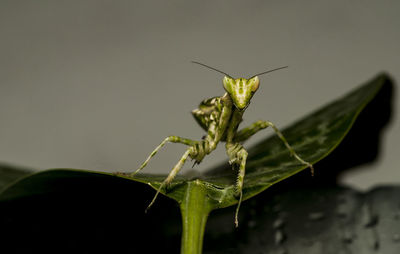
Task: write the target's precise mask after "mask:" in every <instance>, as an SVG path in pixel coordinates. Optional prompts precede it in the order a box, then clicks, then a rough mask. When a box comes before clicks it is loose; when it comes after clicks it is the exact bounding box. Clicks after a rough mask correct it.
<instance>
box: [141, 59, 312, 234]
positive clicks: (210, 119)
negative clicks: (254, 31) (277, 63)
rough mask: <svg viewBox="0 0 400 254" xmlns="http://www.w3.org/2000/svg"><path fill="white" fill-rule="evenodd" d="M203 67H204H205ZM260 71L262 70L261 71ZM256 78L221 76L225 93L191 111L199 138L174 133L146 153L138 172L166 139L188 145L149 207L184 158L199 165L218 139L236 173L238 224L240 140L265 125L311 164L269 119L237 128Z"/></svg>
mask: <svg viewBox="0 0 400 254" xmlns="http://www.w3.org/2000/svg"><path fill="white" fill-rule="evenodd" d="M206 67H207V66H206ZM262 74H263V73H262ZM259 84H260V82H259V79H258V77H257V76H254V77H252V78H249V79H245V78H238V79H234V78H232V77H230V76H228V75H227V76H225V77H224V79H223V85H224V89H225V91H226V93H225V94H224V95H223V96H221V97H213V98H210V99H206V100H204V101H203V102H202V103H200V105H199V107H198V108H197V109H194V110H193V111H192V114H193V116H194V118H195V119H196V121H197V122H198V123H199V124H200V126H201V127H202V128H203V129H204V130H205V131H207V135H205V136H204V137H203V138H202V140H200V141H195V140H191V139H186V138H181V137H178V136H169V137H167V138H166V139H165V140H164V141H163V142H161V144H160V145H159V146H158V147H157V148H156V149H155V150H154V151H153V152H152V153H151V154H150V156H149V157H148V158H147V160H146V161H145V162H144V163H143V164H142V165H141V167H140V168H139V169H138V170H136V172H135V173H133V174H136V173H137V172H139V171H140V170H141V169H142V168H144V167H145V166H146V165H147V163H148V162H149V160H150V159H151V158H152V157H153V156H154V155H155V154H156V153H157V151H158V150H159V149H160V148H161V147H163V146H164V145H165V144H166V143H167V142H173V143H181V144H185V145H187V146H189V148H188V149H187V151H186V152H185V153H184V154H183V156H182V158H181V159H180V160H179V161H178V163H177V164H176V165H175V167H174V168H173V169H172V170H171V172H170V174H169V175H168V177H167V178H166V179H165V180H164V182H163V183H162V185H161V186H160V188H159V189H158V191H157V193H156V195H155V196H154V198H153V200H152V202H151V203H150V205H149V207H150V206H151V205H152V204H153V203H154V201H155V199H156V197H157V195H158V194H159V192H160V190H161V189H162V188H164V187H168V186H169V184H170V183H171V181H172V180H173V179H174V178H175V176H176V175H177V174H178V172H179V171H180V169H181V168H182V167H183V165H184V163H185V162H186V160H187V158H188V157H190V158H191V159H193V160H195V163H196V164H199V163H200V162H201V161H202V160H203V159H204V157H205V156H206V155H207V154H210V153H211V152H212V151H214V150H215V148H216V147H217V145H218V143H219V142H220V141H223V142H225V148H226V152H227V155H228V157H229V163H230V164H231V165H232V167H233V168H234V169H237V170H238V171H239V172H238V176H237V182H236V194H237V197H238V199H239V200H238V206H237V209H236V214H235V224H236V226H237V225H238V219H237V217H238V212H239V207H240V204H241V202H242V189H243V183H244V176H245V170H246V160H247V155H248V153H247V151H246V150H245V149H244V148H243V146H242V145H241V142H243V141H245V140H247V139H248V138H250V137H251V136H252V135H254V134H255V133H257V132H258V131H260V130H262V129H265V128H267V127H269V126H271V127H272V128H273V130H274V131H275V132H276V134H277V135H278V136H279V138H280V139H281V140H282V141H283V143H284V144H285V145H286V147H287V148H288V150H289V151H290V153H291V154H292V155H293V156H294V157H295V158H296V159H297V160H298V161H299V162H301V163H303V164H306V165H307V166H309V167H310V168H311V169H312V165H311V164H310V163H308V162H306V161H304V160H302V159H301V158H300V157H299V156H298V155H297V154H296V153H295V151H294V150H293V148H292V147H291V146H290V145H289V144H288V142H287V141H286V140H285V138H284V137H283V135H282V133H281V132H280V131H279V130H278V129H277V128H276V127H275V125H274V124H273V123H271V122H269V121H257V122H255V123H254V124H252V125H250V126H249V127H247V128H244V129H242V130H240V131H238V127H239V124H240V122H241V121H242V116H243V113H244V111H245V109H246V108H247V107H248V105H249V103H250V100H251V98H252V97H253V94H254V93H255V92H256V91H257V89H258V87H259Z"/></svg>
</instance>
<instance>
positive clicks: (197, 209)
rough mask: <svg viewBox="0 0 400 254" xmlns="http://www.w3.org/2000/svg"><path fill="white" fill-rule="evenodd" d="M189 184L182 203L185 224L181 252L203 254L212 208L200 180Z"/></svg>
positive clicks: (182, 253) (183, 253)
mask: <svg viewBox="0 0 400 254" xmlns="http://www.w3.org/2000/svg"><path fill="white" fill-rule="evenodd" d="M187 184H188V186H187V189H186V193H185V198H184V199H183V202H182V203H181V204H180V208H181V213H182V225H183V232H182V243H181V254H201V251H202V248H203V237H204V229H205V227H206V222H207V217H208V214H209V213H210V212H211V210H212V208H211V204H210V201H209V199H208V198H207V196H206V190H205V188H204V186H203V185H202V184H201V183H200V181H198V180H196V181H191V182H188V183H187Z"/></svg>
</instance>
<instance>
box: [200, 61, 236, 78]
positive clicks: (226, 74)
mask: <svg viewBox="0 0 400 254" xmlns="http://www.w3.org/2000/svg"><path fill="white" fill-rule="evenodd" d="M192 63H195V64H199V65H201V66H204V67H206V68H208V69H211V70H214V71H217V72H219V73H222V74H225V76H228V77H230V78H232V76H231V75H229V74H228V73H226V72H223V71H220V70H218V69H216V68H213V67H211V66H208V65H206V64H203V63H200V62H196V61H192Z"/></svg>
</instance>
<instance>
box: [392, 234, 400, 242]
mask: <svg viewBox="0 0 400 254" xmlns="http://www.w3.org/2000/svg"><path fill="white" fill-rule="evenodd" d="M393 241H394V242H400V235H399V234H394V235H393Z"/></svg>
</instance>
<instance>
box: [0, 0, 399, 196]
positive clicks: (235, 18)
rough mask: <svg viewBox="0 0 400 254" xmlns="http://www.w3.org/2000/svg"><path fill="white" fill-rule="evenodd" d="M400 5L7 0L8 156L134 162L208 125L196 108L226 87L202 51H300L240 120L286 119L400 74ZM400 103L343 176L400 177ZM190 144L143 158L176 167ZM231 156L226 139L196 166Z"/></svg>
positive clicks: (157, 166) (242, 69) (48, 164)
mask: <svg viewBox="0 0 400 254" xmlns="http://www.w3.org/2000/svg"><path fill="white" fill-rule="evenodd" d="M399 10H400V2H398V1H379V2H378V1H362V2H359V1H353V2H349V1H343V0H341V1H307V2H305V1H302V2H300V1H299V2H289V1H261V0H257V1H152V0H147V1H81V0H80V1H6V0H3V1H1V2H0V38H1V39H0V56H1V57H0V119H1V120H0V162H2V163H9V164H13V165H19V166H23V167H29V168H34V169H35V170H42V169H48V168H79V169H91V170H98V171H109V172H114V171H129V170H135V169H136V168H137V167H138V166H139V165H140V164H141V163H142V162H143V161H144V160H145V158H146V157H147V156H148V155H149V153H150V152H151V151H152V150H153V149H154V148H155V147H156V146H157V145H158V144H159V143H160V142H161V141H162V140H163V139H164V138H165V137H166V136H168V135H179V136H183V137H188V138H193V139H200V138H201V136H202V135H203V133H204V132H203V130H202V129H201V128H200V127H199V126H198V125H197V124H196V122H195V121H194V119H193V117H192V116H191V114H190V111H191V110H192V109H194V108H196V107H197V106H198V104H199V103H200V101H201V100H203V99H205V98H208V97H213V96H219V95H222V94H223V93H224V90H223V88H222V78H223V77H222V75H221V74H219V73H217V72H213V71H210V70H207V69H205V68H203V67H201V66H198V65H194V64H191V63H190V61H191V60H196V61H200V62H204V63H206V64H209V65H211V66H213V67H216V68H219V69H221V70H222V71H225V72H227V73H229V74H230V75H232V76H235V77H239V76H243V77H248V76H251V75H253V74H256V73H259V72H263V71H265V70H269V69H272V68H275V67H280V66H284V65H289V68H288V69H285V70H282V71H279V72H276V73H273V74H271V75H267V76H262V78H261V87H260V89H259V90H258V92H257V93H256V95H255V96H254V97H253V99H252V103H251V105H250V107H249V108H248V109H247V111H246V114H245V115H244V117H245V121H244V123H243V126H244V125H248V124H250V123H252V122H253V121H256V120H260V119H265V120H267V119H268V120H270V121H272V122H274V123H275V124H276V125H277V126H278V127H280V128H283V127H285V126H287V125H289V124H290V123H291V122H293V121H295V120H297V119H299V118H301V117H302V116H304V115H305V114H308V113H310V112H312V111H313V110H315V109H316V108H319V107H320V106H321V105H323V104H326V103H328V102H330V101H331V100H333V99H336V98H337V97H339V96H341V95H344V94H345V93H347V92H349V91H350V90H352V89H354V88H355V87H357V86H359V85H360V84H362V83H364V82H365V81H367V80H369V79H371V78H372V77H374V76H375V75H376V74H377V73H379V72H382V71H385V72H387V73H389V74H391V75H392V77H393V79H394V80H395V81H396V80H398V79H399V76H400V57H399V52H400V29H399V27H400V17H399ZM394 93H395V94H394V99H396V98H397V89H396V88H395V90H394ZM398 107H399V106H398V104H397V103H395V105H394V112H393V114H392V119H391V122H390V123H389V125H387V126H386V128H385V130H386V131H385V132H384V133H383V135H382V136H381V138H382V140H381V147H380V153H379V157H378V159H377V160H376V161H375V162H373V163H371V164H368V165H363V166H360V167H359V168H358V170H355V171H352V172H348V173H345V174H344V175H343V177H342V178H341V180H340V181H341V182H342V183H344V184H347V185H350V186H352V187H354V188H357V189H369V188H370V187H372V186H376V185H379V184H387V183H399V182H400V170H399V165H400V158H399V156H398V150H397V149H399V148H398V146H399V141H400V134H399V119H398V116H397V109H398ZM371 121H374V119H371ZM272 134H273V133H272V131H271V130H266V131H263V132H260V133H258V134H257V135H255V136H254V137H253V138H252V139H251V141H249V142H248V143H246V146H247V147H248V146H251V144H254V143H256V142H257V141H259V140H260V139H263V138H265V137H266V136H268V135H272ZM365 139H368V136H366V137H365ZM184 150H185V147H184V146H182V145H177V144H169V145H167V146H166V147H165V149H164V150H163V151H161V152H160V153H159V154H158V156H156V157H155V158H154V159H153V160H152V161H151V162H150V163H149V165H148V166H147V168H146V169H145V170H146V172H153V173H168V172H169V170H170V169H171V168H172V167H173V166H174V165H175V163H176V162H177V160H178V159H179V158H180V156H181V155H182V153H183V152H184ZM226 161H227V159H226V155H225V151H224V146H219V148H218V149H217V151H216V152H214V153H212V154H211V155H210V156H208V157H206V158H205V160H204V162H203V163H202V164H200V165H198V166H197V167H196V169H197V170H206V169H207V168H210V167H212V166H215V165H217V164H219V163H222V162H226ZM190 166H191V164H190V163H188V164H187V165H186V166H185V168H184V170H185V169H188V168H190Z"/></svg>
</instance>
